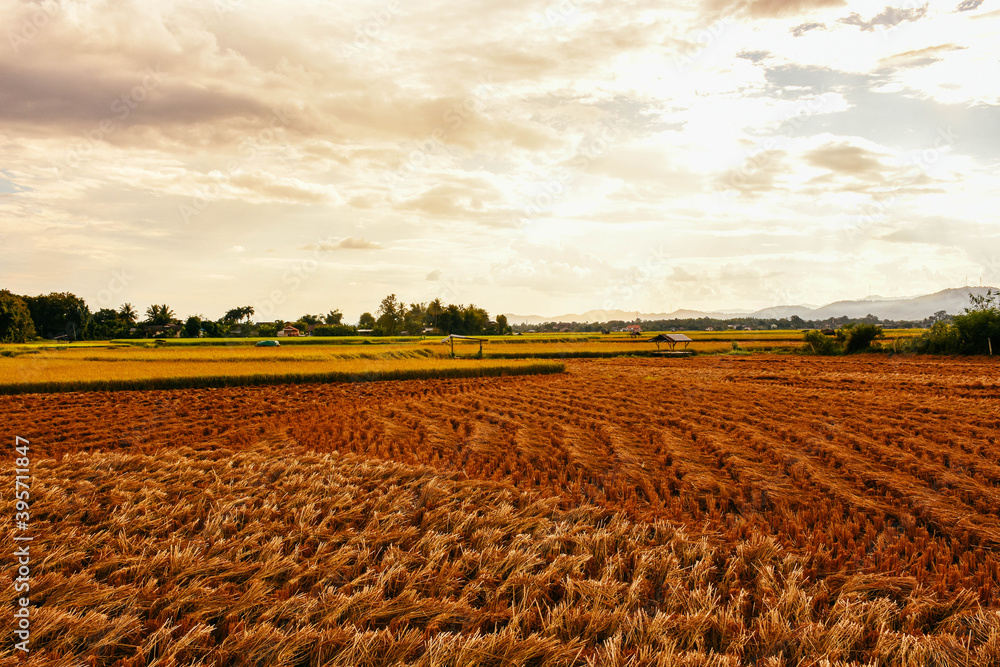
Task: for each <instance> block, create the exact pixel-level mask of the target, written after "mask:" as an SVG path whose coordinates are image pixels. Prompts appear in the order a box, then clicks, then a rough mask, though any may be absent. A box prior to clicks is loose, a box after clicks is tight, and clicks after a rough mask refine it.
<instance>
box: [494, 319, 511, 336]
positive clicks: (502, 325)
mask: <svg viewBox="0 0 1000 667" xmlns="http://www.w3.org/2000/svg"><path fill="white" fill-rule="evenodd" d="M509 332H510V325H509V324H507V316H506V315H502V314H501V315H497V333H498V334H500V335H501V336H503V335H504V334H507V333H509Z"/></svg>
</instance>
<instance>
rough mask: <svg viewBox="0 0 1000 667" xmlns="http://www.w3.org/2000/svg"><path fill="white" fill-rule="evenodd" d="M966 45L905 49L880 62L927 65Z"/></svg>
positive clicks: (900, 64)
mask: <svg viewBox="0 0 1000 667" xmlns="http://www.w3.org/2000/svg"><path fill="white" fill-rule="evenodd" d="M965 48H966V47H964V46H958V45H956V44H941V45H938V46H928V47H926V48H923V49H916V50H913V51H904V52H903V53H896V54H893V55H891V56H886V57H885V58H882V59H881V60H880V61H879V62H880V63H882V64H885V65H886V66H888V67H893V68H899V67H926V66H927V65H932V64H934V63H936V62H940V61H941V57H940V56H941V55H943V54H945V53H948V52H950V51H961V50H964V49H965Z"/></svg>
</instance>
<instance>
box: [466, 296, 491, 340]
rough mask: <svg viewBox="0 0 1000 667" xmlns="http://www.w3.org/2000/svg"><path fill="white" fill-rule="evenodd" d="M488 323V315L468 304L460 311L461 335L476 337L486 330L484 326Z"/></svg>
mask: <svg viewBox="0 0 1000 667" xmlns="http://www.w3.org/2000/svg"><path fill="white" fill-rule="evenodd" d="M489 321H490V314H489V313H487V312H486V311H485V310H483V309H482V308H478V307H477V306H475V305H473V304H469V305H468V306H466V307H465V308H463V309H462V328H463V329H464V331H463V333H465V334H468V335H471V336H478V335H481V334H482V333H483V331H485V330H486V325H487V324H488V323H489Z"/></svg>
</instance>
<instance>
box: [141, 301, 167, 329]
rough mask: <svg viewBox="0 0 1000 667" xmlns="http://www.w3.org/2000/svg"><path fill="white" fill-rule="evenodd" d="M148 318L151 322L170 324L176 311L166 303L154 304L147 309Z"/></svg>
mask: <svg viewBox="0 0 1000 667" xmlns="http://www.w3.org/2000/svg"><path fill="white" fill-rule="evenodd" d="M146 319H147V320H148V321H149V322H150V323H151V324H170V323H171V322H173V320H174V311H173V310H171V308H170V306H168V305H167V304H165V303H163V304H160V305H156V304H153V305H152V306H150V307H149V308H147V309H146Z"/></svg>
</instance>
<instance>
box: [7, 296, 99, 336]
mask: <svg viewBox="0 0 1000 667" xmlns="http://www.w3.org/2000/svg"><path fill="white" fill-rule="evenodd" d="M23 299H24V302H25V303H26V304H28V310H29V311H31V320H32V322H34V324H35V331H37V332H38V334H39V335H40V336H42V337H43V338H54V337H55V336H61V335H66V336H68V337H69V339H70V340H77V339H79V338H81V337H82V336H83V335H84V333H85V329H86V325H87V322H88V321H89V320H90V309H89V308H88V307H87V304H86V303H85V302H84V300H83V299H81V298H80V297H78V296H76V295H75V294H72V293H70V292H51V293H49V294H40V295H38V296H29V297H23Z"/></svg>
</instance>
